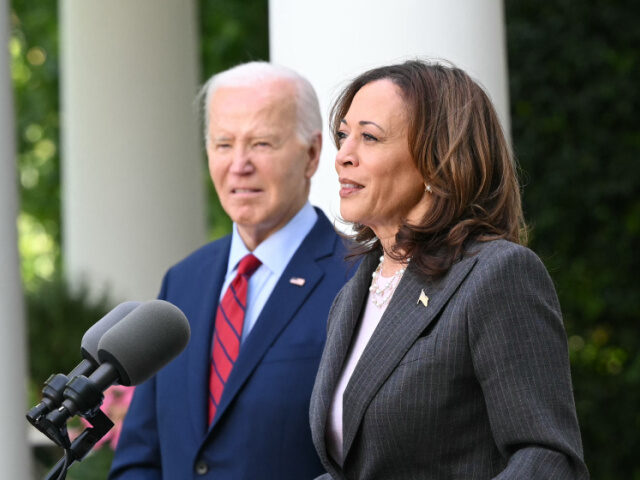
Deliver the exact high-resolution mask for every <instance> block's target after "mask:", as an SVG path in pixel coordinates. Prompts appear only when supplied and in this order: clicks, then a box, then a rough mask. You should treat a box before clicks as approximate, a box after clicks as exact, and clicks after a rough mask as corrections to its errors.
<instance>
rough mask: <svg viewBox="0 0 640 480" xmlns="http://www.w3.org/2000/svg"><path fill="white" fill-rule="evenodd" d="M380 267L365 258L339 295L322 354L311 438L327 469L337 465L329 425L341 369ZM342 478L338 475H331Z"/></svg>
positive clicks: (314, 397) (316, 384)
mask: <svg viewBox="0 0 640 480" xmlns="http://www.w3.org/2000/svg"><path fill="white" fill-rule="evenodd" d="M377 265H378V256H377V255H368V256H366V257H365V258H364V259H363V261H362V264H361V265H360V267H359V268H358V271H357V272H356V273H355V275H354V276H353V278H352V279H351V280H349V281H348V282H347V283H346V284H345V286H344V287H343V289H342V290H341V292H340V293H339V299H340V300H339V301H336V303H335V305H334V309H333V312H332V314H331V315H330V316H329V322H330V323H329V326H328V332H327V343H326V345H325V348H324V351H323V353H322V360H321V361H320V369H319V370H318V374H317V377H316V383H315V385H314V392H313V395H312V403H311V412H310V414H311V422H312V423H313V428H312V429H311V430H312V434H313V437H314V438H313V442H314V444H315V445H316V450H317V451H318V454H319V456H320V457H321V459H322V461H323V463H324V464H325V465H327V464H332V465H335V462H333V459H332V458H331V457H330V456H329V455H328V454H327V448H326V442H325V439H326V425H327V416H328V414H329V409H330V408H331V401H332V398H333V392H334V391H335V388H336V385H337V384H338V380H339V378H340V374H341V373H342V366H343V364H344V361H345V359H346V357H347V353H348V352H349V347H350V345H351V337H352V336H353V332H354V331H355V329H356V325H357V324H358V319H359V318H360V314H361V311H362V308H363V306H364V302H365V300H366V297H367V293H368V291H369V285H370V284H371V273H372V272H373V271H374V270H375V268H376V266H377ZM330 473H331V474H332V476H333V477H334V478H339V476H338V474H337V472H335V471H334V472H330Z"/></svg>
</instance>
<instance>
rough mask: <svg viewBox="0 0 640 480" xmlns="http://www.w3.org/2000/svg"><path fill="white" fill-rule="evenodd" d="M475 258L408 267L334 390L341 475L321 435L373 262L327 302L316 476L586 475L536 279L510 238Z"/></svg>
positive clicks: (550, 304)
mask: <svg viewBox="0 0 640 480" xmlns="http://www.w3.org/2000/svg"><path fill="white" fill-rule="evenodd" d="M474 252H475V253H476V254H475V255H469V256H466V257H465V258H464V259H462V260H461V261H459V262H458V263H456V264H454V266H453V267H452V268H451V270H450V271H449V272H448V273H447V274H446V276H444V277H443V278H441V279H439V280H433V279H431V278H429V277H427V276H425V275H423V274H421V273H420V272H418V271H417V270H416V269H415V268H412V267H411V265H409V268H408V269H407V271H406V272H405V274H404V276H403V278H402V280H401V282H400V284H399V285H398V288H397V289H396V292H395V294H394V296H393V298H392V299H391V302H390V303H389V305H388V307H387V310H386V312H385V313H384V315H383V317H382V319H381V320H380V324H379V325H378V327H377V329H376V330H375V332H374V334H373V336H372V337H371V340H370V341H369V343H368V345H367V347H366V348H365V350H364V352H363V354H362V357H361V358H360V361H359V362H358V364H357V366H356V368H355V370H354V372H353V376H352V377H351V380H350V381H349V384H348V386H347V389H346V390H345V392H344V401H343V440H344V443H343V451H344V462H343V465H342V466H340V465H338V464H336V462H334V461H333V459H332V458H331V457H330V456H329V454H328V453H327V447H326V444H325V426H326V423H327V414H328V411H329V408H330V404H331V398H332V394H333V391H334V389H335V387H336V384H337V382H338V379H339V376H340V373H341V369H342V365H343V363H344V360H345V358H346V357H347V354H348V351H349V346H350V343H351V337H352V335H353V333H354V330H355V329H356V326H357V324H358V320H359V318H360V315H361V311H362V307H363V305H364V304H365V301H366V295H367V293H368V287H369V285H370V282H371V273H372V272H373V270H374V269H375V267H376V265H377V255H374V254H371V255H369V256H367V257H366V258H365V259H364V260H363V262H362V264H361V265H360V267H359V269H358V271H357V273H356V274H355V276H354V277H353V278H352V279H351V281H349V282H348V283H347V284H346V285H345V286H344V288H343V289H342V290H341V291H340V293H339V294H338V296H337V297H336V299H335V301H334V303H333V306H332V308H331V311H330V313H329V324H328V338H327V343H326V346H325V349H324V353H323V356H322V360H321V363H320V369H319V371H318V375H317V377H316V382H315V387H314V390H313V395H312V399H311V408H310V421H311V428H312V433H313V441H314V444H315V446H316V450H317V451H318V454H319V456H320V459H321V461H322V463H323V464H324V466H325V468H326V469H327V471H328V472H329V473H328V474H326V475H324V476H322V477H320V478H321V479H322V480H328V479H330V478H333V479H335V480H340V479H349V480H356V479H357V480H374V479H375V480H377V479H380V480H383V479H384V480H396V479H398V480H399V479H411V480H414V479H416V480H417V479H429V480H432V479H465V480H473V479H483V480H484V479H490V478H499V479H554V480H561V479H587V478H588V476H589V475H588V472H587V469H586V466H585V464H584V462H583V460H582V443H581V439H580V431H579V428H578V421H577V418H576V413H575V406H574V401H573V394H572V389H571V378H570V372H569V359H568V353H567V343H566V334H565V331H564V328H563V325H562V318H561V313H560V306H559V304H558V300H557V297H556V294H555V290H554V288H553V284H552V282H551V279H550V278H549V275H548V274H547V271H546V270H545V268H544V266H543V264H542V262H541V261H540V260H539V258H538V257H537V256H536V255H535V254H534V253H533V252H531V250H528V249H526V248H524V247H522V246H519V245H516V244H514V243H511V242H507V241H503V240H498V241H492V242H488V243H483V244H476V245H475V246H474ZM378 255H379V254H378ZM422 290H423V291H424V293H425V294H426V295H427V296H428V297H429V302H428V305H427V306H426V307H425V306H424V305H423V304H422V303H419V302H418V298H419V297H420V293H421V291H422Z"/></svg>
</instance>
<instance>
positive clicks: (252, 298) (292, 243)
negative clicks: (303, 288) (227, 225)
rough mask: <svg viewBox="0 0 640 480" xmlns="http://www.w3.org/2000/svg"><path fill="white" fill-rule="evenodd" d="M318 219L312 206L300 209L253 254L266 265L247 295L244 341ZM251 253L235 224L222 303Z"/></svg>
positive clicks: (260, 268)
mask: <svg viewBox="0 0 640 480" xmlns="http://www.w3.org/2000/svg"><path fill="white" fill-rule="evenodd" d="M317 219H318V214H317V213H316V211H315V210H314V208H313V207H312V206H311V204H310V203H309V202H307V203H305V205H304V206H303V207H302V208H301V209H300V211H299V212H298V213H296V215H295V216H294V217H293V218H292V219H291V220H289V223H287V224H286V225H285V226H284V227H283V228H281V229H280V230H278V231H277V232H276V233H274V234H272V235H271V236H270V237H268V238H267V239H266V240H265V241H264V242H262V243H261V244H260V245H258V246H257V247H256V249H255V250H254V251H253V254H254V255H255V256H256V257H257V258H258V260H260V261H261V262H262V265H260V267H258V269H257V270H256V271H255V272H254V274H253V275H251V278H250V279H249V291H248V292H247V310H246V312H245V316H244V327H243V329H242V341H244V340H245V339H246V338H247V335H249V332H250V331H251V329H252V328H253V326H254V325H255V323H256V320H258V316H259V315H260V312H262V308H263V307H264V305H265V303H267V300H268V299H269V297H270V296H271V292H273V289H274V288H275V286H276V284H277V283H278V280H279V279H280V276H281V275H282V272H284V269H285V268H286V267H287V265H288V264H289V261H290V260H291V257H293V254H294V253H295V252H296V250H297V249H298V247H299V246H300V244H301V243H302V241H303V240H304V238H305V237H306V236H307V234H308V233H309V232H310V231H311V229H312V228H313V226H314V225H315V223H316V220H317ZM248 253H252V252H250V251H249V249H248V248H247V247H246V245H245V244H244V242H243V241H242V238H241V237H240V234H239V233H238V226H237V225H236V224H235V223H234V224H233V232H232V234H231V250H230V252H229V263H228V264H227V275H226V276H225V279H224V285H223V286H222V290H221V292H220V300H222V297H223V296H224V293H225V292H226V291H227V287H228V286H229V284H230V283H231V280H233V278H234V277H235V276H236V272H237V270H238V263H239V262H240V260H242V258H243V257H244V256H245V255H247V254H248Z"/></svg>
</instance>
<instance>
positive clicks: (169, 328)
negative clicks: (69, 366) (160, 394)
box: [98, 300, 191, 386]
mask: <svg viewBox="0 0 640 480" xmlns="http://www.w3.org/2000/svg"><path fill="white" fill-rule="evenodd" d="M190 335H191V331H190V328H189V322H188V321H187V317H185V315H184V313H182V311H181V310H180V309H179V308H178V307H176V306H175V305H173V304H171V303H169V302H165V301H164V300H151V301H149V302H145V303H143V304H142V305H140V306H139V307H138V308H136V309H135V310H134V311H132V312H131V313H130V314H129V315H127V316H126V317H125V318H124V319H122V321H121V322H119V323H118V324H116V325H114V326H113V327H112V328H111V329H110V330H109V331H107V332H106V333H105V334H104V335H103V336H102V338H101V339H100V342H99V343H98V359H99V360H100V363H105V362H109V363H111V364H113V366H114V367H115V368H116V369H117V370H118V374H119V380H120V382H119V383H120V384H121V385H126V386H129V385H138V384H140V383H142V382H144V381H145V380H147V379H148V378H150V377H151V376H153V375H154V374H155V373H156V372H157V371H158V370H160V369H161V368H162V367H164V366H165V365H166V364H167V363H169V362H170V361H171V360H173V359H174V358H175V357H176V356H177V355H178V354H179V353H180V352H182V350H184V348H185V347H186V346H187V343H188V342H189V336H190Z"/></svg>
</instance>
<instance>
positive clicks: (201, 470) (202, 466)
mask: <svg viewBox="0 0 640 480" xmlns="http://www.w3.org/2000/svg"><path fill="white" fill-rule="evenodd" d="M208 471H209V465H207V462H205V461H204V460H199V461H198V462H196V473H197V474H198V475H204V474H206V473H207V472H208Z"/></svg>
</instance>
